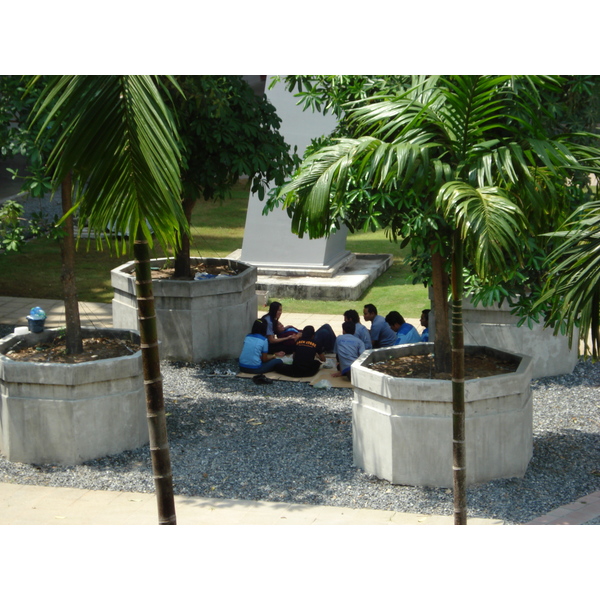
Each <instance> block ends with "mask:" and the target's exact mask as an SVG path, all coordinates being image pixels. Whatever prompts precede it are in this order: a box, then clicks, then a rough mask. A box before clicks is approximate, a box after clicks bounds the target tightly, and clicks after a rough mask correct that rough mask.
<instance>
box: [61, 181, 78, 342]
mask: <svg viewBox="0 0 600 600" xmlns="http://www.w3.org/2000/svg"><path fill="white" fill-rule="evenodd" d="M72 193H73V185H72V181H71V174H70V173H69V174H68V175H67V176H66V177H65V178H64V179H63V181H62V182H61V196H62V212H63V215H66V214H67V213H68V212H69V211H70V210H71V207H72V206H73V196H72ZM63 231H64V235H63V236H62V237H61V238H60V254H61V259H62V272H61V276H60V278H61V282H62V289H63V297H64V302H65V323H66V347H67V354H80V353H81V352H83V340H82V335H81V319H80V316H79V302H78V300H77V285H76V283H75V236H74V235H73V216H72V215H70V216H69V217H67V218H66V219H65V222H64V224H63Z"/></svg>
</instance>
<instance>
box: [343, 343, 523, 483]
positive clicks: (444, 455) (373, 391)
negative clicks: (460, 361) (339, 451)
mask: <svg viewBox="0 0 600 600" xmlns="http://www.w3.org/2000/svg"><path fill="white" fill-rule="evenodd" d="M478 349H480V348H476V347H469V348H467V352H474V351H476V350H478ZM432 351H433V344H431V343H428V344H425V343H420V344H410V345H406V346H394V347H392V348H382V349H379V350H372V351H367V352H365V353H364V354H363V355H362V356H361V357H360V358H359V359H358V360H357V361H356V362H355V363H354V365H353V366H352V384H353V386H354V400H353V404H352V432H353V433H352V435H353V455H354V464H355V465H356V466H358V467H360V468H361V469H363V470H365V471H366V472H367V473H370V474H373V475H376V476H377V477H380V478H382V479H387V480H388V481H390V482H392V483H396V484H403V485H421V486H433V487H448V488H450V487H452V389H451V385H452V384H451V382H450V381H443V380H434V379H410V378H397V377H391V376H389V375H385V374H383V373H380V372H377V371H374V370H372V369H369V368H368V367H367V365H369V364H371V363H372V362H377V361H383V360H387V359H388V358H394V357H398V356H406V355H416V354H424V353H429V352H432ZM486 351H487V352H488V353H493V354H495V355H498V356H504V357H505V356H506V355H507V354H508V353H506V352H503V351H500V350H495V349H491V348H486ZM512 356H515V355H514V354H513V355H512ZM516 356H518V357H519V358H520V364H519V367H518V370H517V372H516V373H507V374H506V375H498V376H494V377H484V378H481V379H473V380H467V381H466V383H465V398H466V399H465V415H466V433H465V435H466V451H467V454H466V461H467V483H468V484H473V483H481V482H484V481H489V480H491V479H499V478H505V477H522V476H523V475H524V474H525V471H526V469H527V465H528V464H529V461H530V459H531V456H532V453H533V417H532V414H533V412H532V395H531V387H530V382H531V373H532V360H531V358H530V357H528V356H523V355H516Z"/></svg>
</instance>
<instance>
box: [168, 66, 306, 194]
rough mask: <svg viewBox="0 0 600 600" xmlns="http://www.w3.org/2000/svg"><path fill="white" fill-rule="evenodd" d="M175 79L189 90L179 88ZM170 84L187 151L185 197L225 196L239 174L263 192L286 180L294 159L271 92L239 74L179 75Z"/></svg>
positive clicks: (184, 157) (183, 148) (184, 153)
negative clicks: (258, 91) (266, 94)
mask: <svg viewBox="0 0 600 600" xmlns="http://www.w3.org/2000/svg"><path fill="white" fill-rule="evenodd" d="M175 82H176V84H177V86H178V87H180V88H181V90H182V91H183V94H184V95H181V94H178V93H176V91H175ZM175 82H173V83H171V84H169V88H170V89H171V92H172V104H173V107H174V111H175V115H176V118H177V126H178V130H179V135H180V149H181V153H182V184H183V195H184V197H186V198H191V199H194V200H195V199H197V198H200V197H203V198H204V199H205V200H211V199H213V198H220V199H223V198H224V197H225V195H226V193H227V192H228V191H229V190H230V189H231V187H232V186H233V185H234V184H235V183H236V182H237V181H238V179H239V178H240V176H242V175H247V176H248V177H250V178H251V180H252V191H253V192H257V193H258V194H259V197H260V198H262V197H263V196H264V192H265V187H266V185H267V184H268V183H269V182H270V181H274V182H275V183H276V185H281V184H282V183H283V182H284V179H285V177H286V175H289V174H290V172H291V170H292V168H293V166H294V164H295V162H294V157H293V156H291V155H290V146H289V145H288V144H286V142H285V140H284V139H283V137H282V136H281V134H280V133H279V125H280V123H281V120H280V118H279V117H278V115H277V113H276V112H275V108H274V106H273V105H272V104H271V103H270V102H268V100H267V99H266V97H264V96H262V97H259V96H256V95H255V94H254V92H253V91H252V88H250V86H249V85H248V84H247V83H246V82H245V81H244V80H243V79H242V78H241V76H238V75H220V76H213V75H186V76H177V77H176V78H175Z"/></svg>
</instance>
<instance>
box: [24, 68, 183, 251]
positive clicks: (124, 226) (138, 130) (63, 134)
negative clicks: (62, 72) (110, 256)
mask: <svg viewBox="0 0 600 600" xmlns="http://www.w3.org/2000/svg"><path fill="white" fill-rule="evenodd" d="M31 124H32V125H33V126H36V127H39V131H40V133H39V134H38V137H37V138H36V140H37V142H38V143H39V144H41V147H44V145H45V144H48V145H50V146H51V151H50V153H49V156H48V167H47V169H48V170H47V174H48V176H49V177H50V178H51V180H52V181H53V184H54V186H58V185H59V184H60V182H62V181H63V180H64V178H65V177H66V176H67V175H68V174H69V173H71V172H72V173H73V182H74V184H75V188H76V189H78V190H79V197H78V201H77V204H76V207H75V208H76V209H77V210H78V211H79V218H80V220H81V222H83V223H87V225H88V227H89V228H90V229H91V230H93V231H96V232H104V231H105V230H106V229H107V228H108V227H110V228H113V229H114V230H116V231H120V232H130V233H131V235H130V236H129V238H125V237H122V238H121V240H122V246H121V249H122V250H123V251H124V250H125V248H126V242H127V240H128V241H129V243H130V246H133V242H134V238H135V237H136V235H140V236H142V237H143V238H144V239H146V240H147V241H148V243H150V244H152V243H153V239H152V232H153V233H154V235H156V237H157V238H158V240H159V242H160V243H161V245H162V246H163V247H167V246H173V247H177V246H178V244H179V231H187V221H186V219H185V215H184V214H183V210H182V207H181V202H180V194H181V180H180V171H179V161H180V152H179V147H178V139H177V133H176V130H175V123H174V121H173V118H172V115H171V113H170V112H169V111H168V109H167V108H166V106H165V104H164V101H163V98H162V96H161V93H160V91H159V87H158V86H157V81H156V79H155V78H152V77H147V76H56V77H52V78H50V80H49V81H48V82H47V85H46V87H45V88H44V90H43V94H42V95H41V96H40V99H39V100H38V102H37V103H36V105H35V109H34V111H33V114H32V117H31ZM96 239H97V242H98V243H101V240H102V238H101V237H100V236H97V238H96ZM105 240H106V241H107V243H108V244H109V245H110V244H111V243H112V240H111V238H110V237H106V238H105Z"/></svg>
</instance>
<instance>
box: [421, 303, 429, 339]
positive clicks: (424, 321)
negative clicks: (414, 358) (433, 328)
mask: <svg viewBox="0 0 600 600" xmlns="http://www.w3.org/2000/svg"><path fill="white" fill-rule="evenodd" d="M430 312H431V309H429V308H426V309H425V310H424V311H423V312H422V313H421V327H425V329H423V331H422V332H421V341H422V342H428V341H429V313H430Z"/></svg>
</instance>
